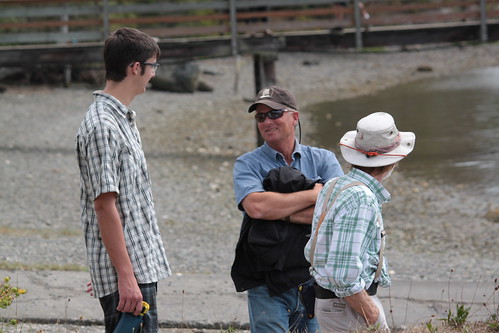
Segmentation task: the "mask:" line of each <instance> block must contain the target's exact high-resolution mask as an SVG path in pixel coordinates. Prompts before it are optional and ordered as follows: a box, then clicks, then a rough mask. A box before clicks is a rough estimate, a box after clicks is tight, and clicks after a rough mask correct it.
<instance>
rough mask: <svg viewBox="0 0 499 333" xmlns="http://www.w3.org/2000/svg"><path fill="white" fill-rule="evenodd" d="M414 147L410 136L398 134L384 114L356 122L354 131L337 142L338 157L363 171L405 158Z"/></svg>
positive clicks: (412, 137)
mask: <svg viewBox="0 0 499 333" xmlns="http://www.w3.org/2000/svg"><path fill="white" fill-rule="evenodd" d="M415 143H416V135H415V134H414V133H412V132H400V131H399V130H398V129H397V127H396V126H395V121H394V120H393V117H392V116H391V115H390V114H388V113H386V112H375V113H372V114H370V115H368V116H366V117H364V118H362V119H360V120H359V121H358V122H357V130H355V131H349V132H347V133H345V135H343V137H342V138H341V140H340V149H341V155H342V156H343V158H344V159H345V161H347V162H348V163H350V164H352V165H358V166H363V167H381V166H385V165H390V164H393V163H396V162H398V161H400V160H401V159H403V158H404V157H406V156H407V155H408V154H409V153H410V152H411V151H412V150H413V149H414V145H415Z"/></svg>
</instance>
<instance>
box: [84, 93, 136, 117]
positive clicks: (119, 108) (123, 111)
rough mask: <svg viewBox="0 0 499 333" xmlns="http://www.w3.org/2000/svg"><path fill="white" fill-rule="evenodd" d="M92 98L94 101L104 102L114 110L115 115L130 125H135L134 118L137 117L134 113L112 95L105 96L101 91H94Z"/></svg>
mask: <svg viewBox="0 0 499 333" xmlns="http://www.w3.org/2000/svg"><path fill="white" fill-rule="evenodd" d="M94 98H95V100H102V101H106V102H107V103H108V104H111V105H112V107H113V110H115V111H116V113H117V114H119V115H120V116H122V117H123V118H125V119H127V120H128V121H129V122H130V123H131V124H135V118H136V116H137V114H136V112H135V111H133V110H131V109H129V108H128V107H126V106H125V105H124V104H123V103H121V102H120V101H119V100H118V99H117V98H116V97H114V96H113V95H109V94H106V93H104V92H102V90H97V91H94Z"/></svg>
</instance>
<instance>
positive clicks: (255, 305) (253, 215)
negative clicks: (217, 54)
mask: <svg viewBox="0 0 499 333" xmlns="http://www.w3.org/2000/svg"><path fill="white" fill-rule="evenodd" d="M248 112H250V113H251V112H255V119H256V122H257V127H258V130H259V132H260V134H261V135H262V137H263V139H264V140H265V142H264V143H263V145H262V146H260V147H258V148H257V149H255V150H253V151H251V152H248V153H246V154H243V155H242V156H240V157H239V158H237V160H236V162H235V164H234V170H233V176H234V192H235V197H236V203H237V206H238V208H239V210H241V211H242V212H244V218H243V227H242V228H241V230H242V232H241V238H240V240H239V242H238V245H237V248H236V257H235V260H234V264H233V266H232V271H231V275H232V279H233V281H234V284H235V286H236V290H237V291H239V292H242V291H246V290H247V292H248V309H249V319H250V328H251V332H252V333H260V332H261V333H269V332H276V333H278V332H279V333H280V332H302V333H305V332H317V331H318V330H319V326H318V323H317V321H316V319H315V318H311V317H309V316H308V314H309V313H307V312H306V309H305V307H304V306H303V305H302V304H301V303H300V302H299V297H298V285H300V284H301V283H304V282H306V281H308V280H310V274H309V268H310V265H309V264H308V262H307V261H306V260H305V258H304V256H303V248H304V246H305V243H306V242H307V240H308V237H309V235H310V224H311V223H312V215H313V211H314V206H315V202H316V199H317V195H318V193H319V191H320V190H321V188H322V184H323V183H324V182H326V181H328V180H329V179H331V178H333V177H338V176H341V175H343V171H342V169H341V167H340V165H339V163H338V161H337V159H336V157H335V155H334V154H333V153H332V152H330V151H328V150H325V149H320V148H317V147H310V146H306V145H302V144H300V143H299V142H298V140H297V139H296V137H295V126H296V125H297V124H298V119H299V112H298V106H297V103H296V100H295V98H294V96H293V95H292V94H291V92H289V91H288V90H287V89H284V88H281V87H278V86H271V87H267V88H264V89H262V90H261V91H260V92H258V94H257V96H256V98H255V102H254V103H253V104H251V106H250V107H249V109H248ZM286 166H289V167H293V168H296V169H298V170H299V171H300V172H301V173H302V174H303V175H304V176H305V177H306V178H307V179H310V180H313V181H317V183H316V184H315V187H313V188H312V189H310V190H303V191H298V192H293V193H278V192H270V191H265V189H264V187H263V183H262V182H263V180H264V178H265V177H266V176H267V175H268V173H269V171H271V170H272V169H276V168H280V167H286ZM248 219H252V220H255V219H258V220H260V221H258V222H254V223H267V222H268V224H269V225H270V224H271V223H270V222H271V221H272V222H273V221H275V220H279V221H278V222H279V225H280V226H282V227H284V228H289V229H285V231H286V230H287V233H289V230H291V228H293V230H294V229H295V228H296V226H297V225H299V226H300V228H302V233H303V237H302V238H303V242H297V243H293V244H290V246H291V247H293V249H294V250H298V251H294V252H297V253H299V255H297V256H292V257H293V258H289V259H286V265H285V266H284V268H283V269H281V270H266V271H260V270H258V269H255V270H253V269H252V267H261V266H264V265H265V264H262V262H263V259H264V258H260V257H259V256H257V255H252V254H251V252H250V251H246V255H245V256H242V255H240V253H241V252H240V251H239V249H240V246H241V247H242V246H245V244H247V238H244V237H243V236H242V235H243V230H245V225H247V224H246V223H247V222H245V221H248ZM261 220H267V221H263V222H262V221H261ZM248 223H251V222H248ZM280 230H282V229H280ZM278 236H282V238H285V237H286V235H278ZM300 239H301V238H300ZM283 242H284V241H283ZM286 244H287V243H286ZM297 246H298V247H300V248H299V249H296V247H297ZM290 251H291V250H290ZM248 252H250V253H248Z"/></svg>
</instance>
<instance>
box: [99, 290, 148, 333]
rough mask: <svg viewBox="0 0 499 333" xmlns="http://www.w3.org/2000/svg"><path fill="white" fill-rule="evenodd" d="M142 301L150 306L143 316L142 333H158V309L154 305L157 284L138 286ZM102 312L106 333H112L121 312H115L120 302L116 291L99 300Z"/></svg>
mask: <svg viewBox="0 0 499 333" xmlns="http://www.w3.org/2000/svg"><path fill="white" fill-rule="evenodd" d="M139 288H140V291H141V292H142V299H143V300H144V301H145V302H147V303H148V304H149V306H150V308H149V312H147V313H146V314H145V315H144V326H143V327H142V332H143V333H156V332H158V308H157V305H156V294H157V291H158V287H157V283H147V284H139ZM99 301H100V304H101V306H102V310H104V324H105V326H106V333H112V332H113V331H114V329H115V327H116V325H117V324H118V321H119V320H120V317H121V314H122V312H119V311H118V310H116V308H117V307H118V303H119V301H120V296H119V293H118V291H115V292H114V293H112V294H110V295H106V296H104V297H101V298H99Z"/></svg>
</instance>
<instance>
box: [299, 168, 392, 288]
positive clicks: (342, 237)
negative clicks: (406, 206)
mask: <svg viewBox="0 0 499 333" xmlns="http://www.w3.org/2000/svg"><path fill="white" fill-rule="evenodd" d="M354 181H360V182H362V183H364V184H366V185H367V187H366V186H354V187H350V188H348V189H346V190H344V191H343V192H341V194H340V195H339V196H338V198H337V199H336V202H335V203H334V204H333V206H332V207H331V208H330V209H329V211H328V213H327V214H326V217H325V218H324V221H323V222H322V225H321V227H320V229H319V233H318V235H317V244H316V248H315V253H314V263H313V266H312V267H311V269H310V272H311V275H312V276H313V277H314V278H315V279H316V281H317V283H318V284H319V285H320V286H321V287H323V288H326V289H330V290H332V291H333V292H334V293H335V294H336V295H337V296H338V297H345V296H351V295H353V294H356V293H358V292H360V291H361V290H362V289H367V288H368V287H369V286H370V285H371V283H372V282H373V279H374V274H375V272H376V268H377V266H378V261H379V250H380V246H381V231H383V219H382V217H381V205H382V204H383V203H385V202H387V201H389V200H390V194H389V193H388V191H387V190H386V189H385V188H384V187H383V186H382V185H381V183H379V182H378V181H377V180H376V179H374V178H373V177H371V176H370V175H368V174H367V173H365V172H363V171H360V170H358V169H355V168H353V169H352V170H351V171H350V172H349V173H348V174H347V175H345V176H343V177H341V178H339V180H338V182H337V183H336V185H335V188H334V190H333V193H332V195H331V197H330V198H325V194H326V192H327V188H328V187H329V186H330V185H331V181H329V182H328V183H326V185H325V186H324V188H323V189H322V191H321V193H320V194H319V197H318V198H317V204H316V206H315V211H314V218H313V222H312V223H313V224H312V235H314V233H315V230H316V227H317V223H318V222H319V217H320V214H321V210H322V206H323V204H324V200H326V199H327V201H328V202H330V201H331V200H332V199H333V198H334V196H335V195H336V193H338V191H339V190H340V189H341V188H342V187H343V186H345V185H347V184H349V183H352V182H354ZM312 238H313V237H311V239H310V241H309V242H308V243H307V245H306V246H305V258H307V260H308V261H310V248H311V244H312ZM378 282H379V285H380V286H381V287H387V286H389V285H390V277H389V276H388V273H387V265H386V260H384V261H383V270H382V272H381V275H380V276H379V277H378Z"/></svg>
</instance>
